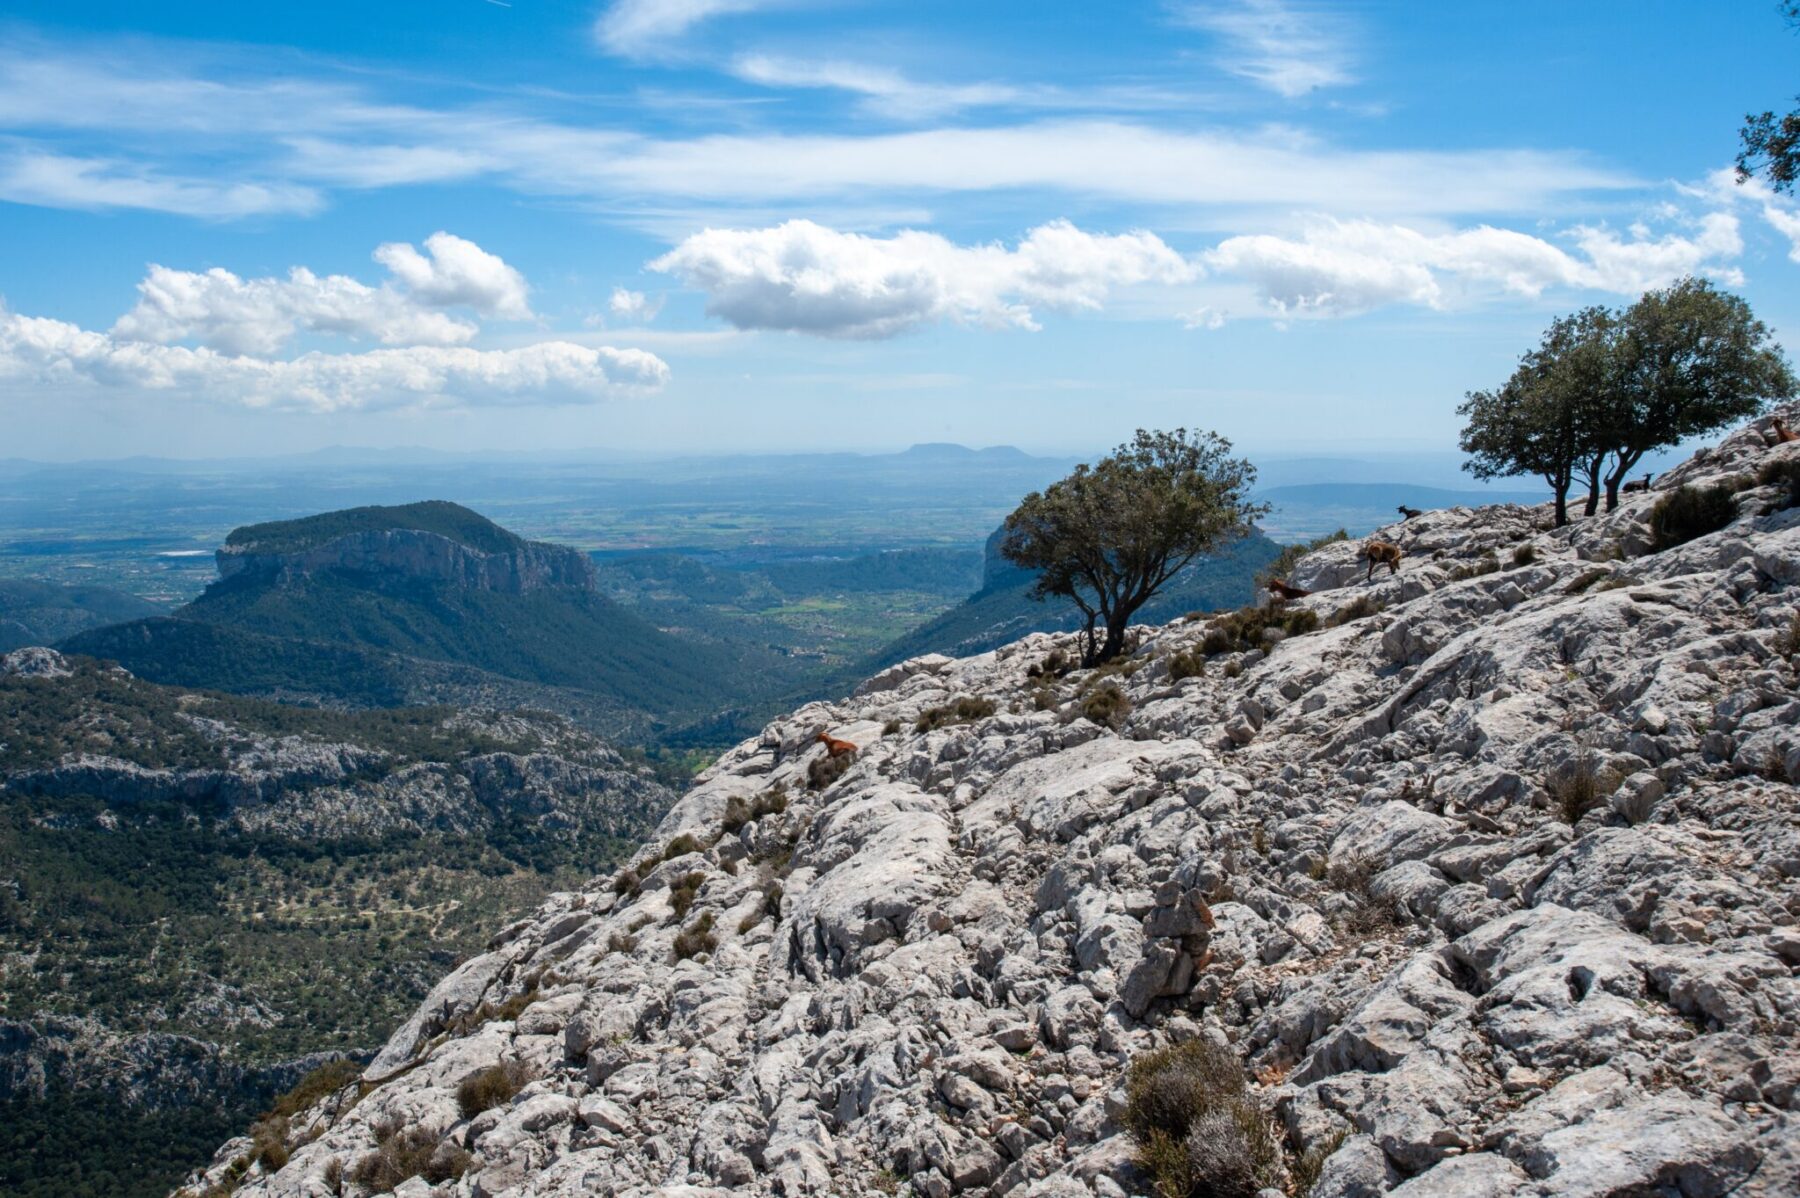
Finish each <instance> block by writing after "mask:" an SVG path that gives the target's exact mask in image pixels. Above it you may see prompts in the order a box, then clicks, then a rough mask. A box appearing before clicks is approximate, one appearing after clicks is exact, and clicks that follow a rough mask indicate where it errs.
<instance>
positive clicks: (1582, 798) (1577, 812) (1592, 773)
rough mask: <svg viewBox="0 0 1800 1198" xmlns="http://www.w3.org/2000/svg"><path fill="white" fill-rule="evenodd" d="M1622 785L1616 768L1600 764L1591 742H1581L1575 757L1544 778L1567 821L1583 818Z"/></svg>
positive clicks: (1559, 813) (1560, 812)
mask: <svg viewBox="0 0 1800 1198" xmlns="http://www.w3.org/2000/svg"><path fill="white" fill-rule="evenodd" d="M1618 785H1619V780H1618V779H1617V778H1615V777H1613V775H1612V771H1610V770H1602V769H1600V768H1599V766H1598V764H1597V763H1596V761H1595V760H1594V753H1593V750H1592V749H1590V748H1589V747H1588V746H1587V745H1582V746H1581V748H1580V750H1579V751H1577V753H1576V754H1575V759H1574V760H1573V761H1571V762H1569V763H1568V764H1567V765H1565V766H1564V767H1563V768H1562V769H1560V770H1557V771H1556V772H1554V773H1552V774H1551V775H1550V776H1549V777H1547V778H1545V779H1544V789H1545V790H1547V791H1549V792H1550V797H1551V799H1552V800H1554V801H1555V804H1556V813H1557V815H1558V816H1559V817H1560V818H1561V819H1562V822H1563V823H1565V824H1575V823H1578V822H1580V820H1581V817H1582V816H1584V815H1586V814H1587V813H1588V812H1590V811H1592V810H1594V809H1595V808H1596V807H1599V806H1600V805H1601V804H1602V803H1604V802H1605V801H1606V797H1607V796H1608V795H1610V794H1611V793H1612V792H1613V791H1614V790H1616V789H1618Z"/></svg>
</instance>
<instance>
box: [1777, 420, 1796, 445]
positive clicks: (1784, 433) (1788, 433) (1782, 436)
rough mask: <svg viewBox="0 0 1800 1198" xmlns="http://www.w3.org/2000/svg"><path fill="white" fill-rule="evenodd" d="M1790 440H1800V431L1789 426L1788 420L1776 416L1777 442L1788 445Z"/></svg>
mask: <svg viewBox="0 0 1800 1198" xmlns="http://www.w3.org/2000/svg"><path fill="white" fill-rule="evenodd" d="M1790 441H1800V433H1797V432H1795V431H1794V430H1793V429H1791V428H1789V427H1788V426H1787V421H1785V420H1783V419H1782V418H1781V417H1779V416H1777V417H1775V444H1777V445H1786V444H1787V443H1788V442H1790Z"/></svg>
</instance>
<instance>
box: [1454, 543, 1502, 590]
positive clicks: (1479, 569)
mask: <svg viewBox="0 0 1800 1198" xmlns="http://www.w3.org/2000/svg"><path fill="white" fill-rule="evenodd" d="M1498 573H1500V558H1499V555H1497V554H1496V553H1495V552H1494V551H1493V550H1491V549H1490V550H1488V551H1487V552H1486V553H1484V554H1483V555H1482V556H1480V557H1478V558H1476V559H1475V560H1474V561H1472V562H1464V563H1463V564H1462V565H1460V566H1458V567H1456V569H1454V570H1452V571H1450V581H1451V582H1462V581H1464V580H1465V579H1470V578H1481V577H1484V576H1485V575H1488V574H1498Z"/></svg>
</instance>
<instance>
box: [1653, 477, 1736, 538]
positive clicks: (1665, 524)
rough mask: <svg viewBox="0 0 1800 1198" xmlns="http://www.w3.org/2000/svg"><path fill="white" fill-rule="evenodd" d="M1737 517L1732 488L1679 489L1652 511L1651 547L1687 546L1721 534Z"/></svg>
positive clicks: (1662, 500) (1664, 498)
mask: <svg viewBox="0 0 1800 1198" xmlns="http://www.w3.org/2000/svg"><path fill="white" fill-rule="evenodd" d="M1736 518H1737V503H1736V501H1735V500H1733V499H1732V495H1731V488H1729V487H1723V486H1713V487H1677V488H1676V489H1675V490H1673V491H1670V492H1669V493H1668V494H1667V495H1664V496H1663V497H1662V498H1661V499H1659V500H1657V501H1656V506H1655V507H1653V508H1651V509H1650V546H1651V549H1652V551H1653V552H1661V551H1662V550H1664V549H1673V548H1674V547H1675V546H1677V545H1685V544H1686V543H1687V542H1689V541H1691V540H1693V539H1694V538H1695V537H1703V536H1705V535H1706V534H1707V533H1709V532H1718V531H1719V530H1720V529H1721V528H1724V527H1725V526H1726V525H1727V524H1730V523H1731V522H1732V521H1733V520H1735V519H1736Z"/></svg>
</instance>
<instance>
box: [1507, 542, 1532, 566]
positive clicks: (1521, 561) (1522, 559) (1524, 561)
mask: <svg viewBox="0 0 1800 1198" xmlns="http://www.w3.org/2000/svg"><path fill="white" fill-rule="evenodd" d="M1535 561H1537V548H1536V547H1535V546H1533V545H1532V544H1531V543H1530V542H1526V543H1525V544H1523V545H1520V546H1519V547H1518V548H1517V549H1514V550H1513V554H1512V563H1513V567H1514V568H1515V569H1517V568H1519V567H1522V566H1529V565H1530V564H1531V563H1533V562H1535Z"/></svg>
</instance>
